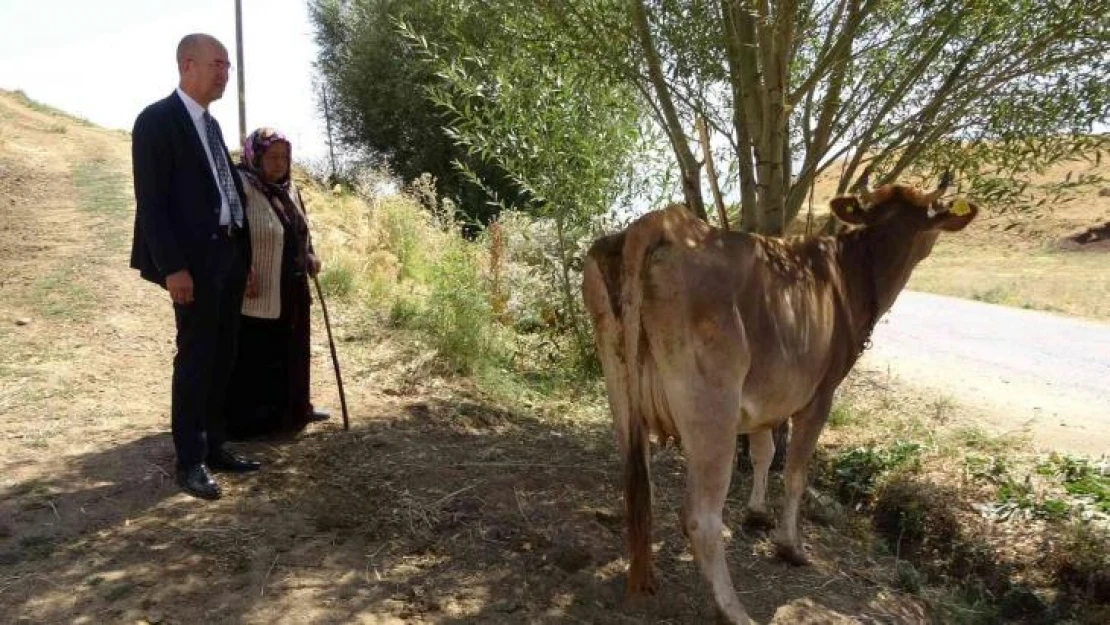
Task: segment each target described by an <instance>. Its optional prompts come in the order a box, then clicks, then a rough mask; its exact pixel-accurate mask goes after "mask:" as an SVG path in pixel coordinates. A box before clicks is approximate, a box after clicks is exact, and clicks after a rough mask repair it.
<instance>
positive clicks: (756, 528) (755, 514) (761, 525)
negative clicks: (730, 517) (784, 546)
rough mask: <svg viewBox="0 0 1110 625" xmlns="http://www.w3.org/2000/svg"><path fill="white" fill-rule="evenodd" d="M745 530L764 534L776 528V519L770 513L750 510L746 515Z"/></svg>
mask: <svg viewBox="0 0 1110 625" xmlns="http://www.w3.org/2000/svg"><path fill="white" fill-rule="evenodd" d="M743 523H744V529H746V530H748V531H751V532H764V531H767V530H769V529H772V528H774V527H775V517H774V516H773V515H772V514H770V513H769V512H763V511H761V510H748V511H747V512H746V513H744V521H743Z"/></svg>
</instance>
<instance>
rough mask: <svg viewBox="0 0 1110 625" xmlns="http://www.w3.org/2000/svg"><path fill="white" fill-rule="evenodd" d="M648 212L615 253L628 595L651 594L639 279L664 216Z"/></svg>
mask: <svg viewBox="0 0 1110 625" xmlns="http://www.w3.org/2000/svg"><path fill="white" fill-rule="evenodd" d="M667 212H669V211H665V212H661V213H651V214H649V215H647V216H645V217H643V218H641V219H640V220H639V221H637V222H636V223H635V224H633V226H632V227H630V228H629V230H628V234H627V238H626V239H625V243H624V249H623V250H622V252H621V275H622V277H623V279H622V281H621V295H620V296H621V326H622V328H623V330H624V332H623V334H624V336H623V339H624V345H623V347H624V356H625V357H624V366H625V368H626V369H625V379H626V380H627V384H626V388H627V392H628V398H627V401H628V404H627V405H628V427H627V429H626V430H625V432H626V434H625V435H626V436H627V437H628V440H627V441H625V442H626V443H627V445H625V446H624V448H625V449H626V450H627V457H626V458H625V459H624V460H625V505H626V506H627V518H628V540H629V554H630V563H629V565H630V566H629V571H628V584H629V586H628V591H629V593H630V594H640V593H645V592H646V593H652V592H654V591H655V589H656V581H655V576H654V573H653V571H652V565H651V473H650V466H649V456H648V453H649V447H648V446H649V439H648V436H649V434H650V432H649V430H648V425H647V422H646V416H647V415H646V414H645V412H644V410H645V406H644V391H643V380H642V377H643V372H644V368H643V364H642V363H641V358H642V357H643V356H642V352H641V347H642V346H644V345H645V344H646V341H647V337H646V336H644V335H643V325H642V319H641V309H642V307H643V301H644V280H645V276H644V275H643V272H644V266H645V261H646V259H647V256H648V255H649V254H650V253H651V250H652V249H653V248H655V247H656V246H657V245H659V244H660V243H661V242H663V241H664V239H665V236H666V233H665V229H664V227H663V225H664V220H665V218H666V213H667Z"/></svg>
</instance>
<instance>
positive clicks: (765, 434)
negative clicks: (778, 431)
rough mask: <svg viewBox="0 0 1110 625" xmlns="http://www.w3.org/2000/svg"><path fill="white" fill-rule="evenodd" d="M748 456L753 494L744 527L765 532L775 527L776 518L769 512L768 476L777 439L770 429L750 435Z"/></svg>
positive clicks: (749, 500) (745, 515) (749, 498)
mask: <svg viewBox="0 0 1110 625" xmlns="http://www.w3.org/2000/svg"><path fill="white" fill-rule="evenodd" d="M748 446H749V449H748V454H749V455H750V456H751V458H752V492H751V495H750V496H749V497H748V510H747V512H746V513H745V514H744V526H745V527H748V528H750V529H754V530H765V529H770V528H772V527H774V526H775V517H774V516H772V515H771V513H770V512H768V510H767V475H768V474H769V473H770V470H771V459H772V458H774V456H775V439H774V436H772V431H771V429H770V428H767V429H763V430H757V431H755V432H752V433H751V434H749V435H748Z"/></svg>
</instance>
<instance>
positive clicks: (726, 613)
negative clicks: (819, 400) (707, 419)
mask: <svg viewBox="0 0 1110 625" xmlns="http://www.w3.org/2000/svg"><path fill="white" fill-rule="evenodd" d="M721 430H730V431H721ZM683 447H684V449H685V452H686V457H687V469H686V470H687V476H686V501H685V505H683V508H682V509H683V514H684V516H685V518H684V519H683V524H684V527H685V530H686V535H687V536H688V537H689V538H690V545H691V547H692V548H693V551H694V560H695V561H696V562H697V563H698V568H699V569H701V573H702V575H703V576H704V577H705V579H706V580H707V581H708V582H709V586H710V588H711V589H712V591H713V600H714V602H715V603H716V606H717V610H718V613H719V615H720V616H721V617H723V618H724V619H726V621H727V622H729V623H749V622H750V621H749V619H748V615H747V613H746V612H745V611H744V607H743V606H742V605H741V604H740V600H739V599H738V598H737V596H736V589H735V587H733V585H732V576H731V575H730V574H729V571H728V561H727V560H726V558H725V545H724V537H723V536H722V532H723V531H724V523H723V521H722V518H721V514H722V511H723V510H724V505H725V497H726V495H728V485H729V480H730V479H731V478H732V459H733V458H734V457H735V453H736V433H735V430H733V428H732V427H731V425H727V426H726V425H724V424H722V423H721V422H720V421H713V422H712V423H707V424H706V430H704V431H703V435H701V436H696V437H693V438H692V439H687V440H686V441H684V445H683Z"/></svg>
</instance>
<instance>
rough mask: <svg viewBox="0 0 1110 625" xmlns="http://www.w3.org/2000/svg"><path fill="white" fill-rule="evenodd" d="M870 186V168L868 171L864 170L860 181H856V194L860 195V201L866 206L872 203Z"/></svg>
mask: <svg viewBox="0 0 1110 625" xmlns="http://www.w3.org/2000/svg"><path fill="white" fill-rule="evenodd" d="M870 186H871V169H870V168H868V169H866V170H864V172H863V175H861V176H860V177H859V180H857V181H856V185H855V190H856V194H857V195H859V199H861V200H863V203H864V204H870V203H871V200H872V196H871V189H870Z"/></svg>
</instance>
